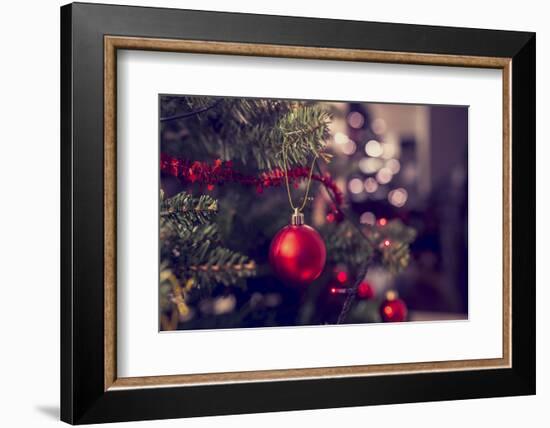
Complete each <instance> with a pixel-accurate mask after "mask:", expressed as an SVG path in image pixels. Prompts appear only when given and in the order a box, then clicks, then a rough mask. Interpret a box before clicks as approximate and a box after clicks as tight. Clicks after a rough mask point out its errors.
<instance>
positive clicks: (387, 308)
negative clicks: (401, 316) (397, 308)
mask: <svg viewBox="0 0 550 428" xmlns="http://www.w3.org/2000/svg"><path fill="white" fill-rule="evenodd" d="M384 313H385V314H386V315H387V316H388V317H391V316H392V315H393V309H392V307H391V306H388V305H386V306H384Z"/></svg>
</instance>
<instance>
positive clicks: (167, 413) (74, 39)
mask: <svg viewBox="0 0 550 428" xmlns="http://www.w3.org/2000/svg"><path fill="white" fill-rule="evenodd" d="M107 18H108V19H107ZM119 50H141V51H153V52H180V53H198V54H208V55H220V54H223V55H236V56H253V57H255V56H257V57H268V58H272V57H273V58H293V59H312V60H313V59H315V60H326V61H329V60H330V61H332V60H334V61H352V62H369V63H390V64H414V65H420V66H430V65H437V66H449V67H472V68H491V69H498V70H502V82H503V88H502V99H503V106H502V129H503V136H502V143H503V146H502V147H503V156H502V171H503V178H502V182H503V189H502V192H503V193H502V195H503V219H502V223H503V230H502V239H503V253H502V260H503V286H502V302H503V306H502V314H503V316H502V343H503V350H502V357H501V358H497V359H476V360H460V359H458V360H454V361H438V362H437V361H426V362H414V363H400V364H381V365H364V366H339V367H337V366H334V367H309V368H298V369H293V368H288V369H276V370H260V371H258V370H256V371H241V372H226V373H200V374H187V375H179V374H177V373H174V375H173V376H144V377H126V378H124V377H122V378H121V377H119V376H118V375H117V360H116V354H117V299H116V295H117V293H116V291H117V289H116V275H117V242H116V240H117V230H116V222H117V221H116V220H117V168H116V165H117V163H116V156H117V152H116V134H117V126H118V123H117V80H116V77H117V56H116V54H117V51H119ZM535 97H536V88H535V34H534V33H527V32H512V31H496V30H481V29H465V28H448V27H434V26H420V25H409V24H389V23H372V22H356V21H339V20H327V19H312V18H295V17H281V16H265V15H249V14H234V13H221V12H204V11H190V10H177V9H160V8H142V7H128V6H108V5H93V4H84V3H73V4H69V5H66V6H63V7H62V8H61V201H62V202H61V419H62V420H63V421H65V422H68V423H71V424H85V423H98V422H116V421H130V420H144V419H165V418H179V417H193V416H206V415H223V414H238V413H253V412H270V411H283V410H301V409H317V408H331V407H332V408H334V407H347V406H364V405H375V404H391V403H405V402H419V401H439V400H454V399H467V398H481V397H497V396H511V395H529V394H534V393H535V257H534V256H535V221H534V220H535V214H534V213H535V193H534V192H535Z"/></svg>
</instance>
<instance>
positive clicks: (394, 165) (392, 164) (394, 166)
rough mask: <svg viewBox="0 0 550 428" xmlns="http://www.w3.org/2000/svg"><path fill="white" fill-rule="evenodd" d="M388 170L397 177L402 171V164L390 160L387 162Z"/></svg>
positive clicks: (395, 160)
mask: <svg viewBox="0 0 550 428" xmlns="http://www.w3.org/2000/svg"><path fill="white" fill-rule="evenodd" d="M386 168H388V169H389V170H390V171H391V173H392V174H393V175H395V174H397V173H398V172H399V170H400V169H401V163H400V162H399V161H398V160H397V159H390V160H388V161H387V162H386Z"/></svg>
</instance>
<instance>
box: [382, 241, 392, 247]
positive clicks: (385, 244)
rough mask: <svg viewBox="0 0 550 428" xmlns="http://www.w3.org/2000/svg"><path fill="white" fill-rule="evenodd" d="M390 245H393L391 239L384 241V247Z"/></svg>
mask: <svg viewBox="0 0 550 428" xmlns="http://www.w3.org/2000/svg"><path fill="white" fill-rule="evenodd" d="M390 245H391V242H390V240H389V239H386V240H385V241H384V247H389V246H390Z"/></svg>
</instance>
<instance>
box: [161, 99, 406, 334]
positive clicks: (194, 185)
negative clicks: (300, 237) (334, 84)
mask: <svg viewBox="0 0 550 428" xmlns="http://www.w3.org/2000/svg"><path fill="white" fill-rule="evenodd" d="M338 107H339V106H338V105H337V104H335V103H322V102H310V101H294V100H276V99H247V98H215V97H203V96H161V97H160V134H161V144H160V150H161V165H160V168H161V189H160V263H161V269H160V283H159V284H160V317H161V329H162V330H175V329H198V328H240V327H259V326H263V327H266V326H284V325H312V324H334V323H346V322H379V321H381V320H386V321H389V320H398V321H400V320H403V319H404V318H405V317H406V310H405V308H404V306H403V307H400V306H399V305H402V303H403V302H401V301H399V299H396V298H394V297H393V296H389V297H390V301H385V300H384V296H373V290H372V289H371V288H370V287H369V284H367V283H366V282H365V277H366V275H367V271H368V269H369V268H371V267H373V266H376V267H378V268H382V269H384V270H385V271H387V272H389V273H391V274H396V273H398V272H400V271H401V270H403V269H404V268H406V266H407V264H408V261H409V243H410V242H412V240H413V239H414V236H415V232H414V230H413V229H411V228H409V227H406V226H405V225H404V224H403V223H402V222H401V221H399V220H387V219H386V218H381V219H378V221H375V222H364V221H363V222H361V221H360V219H359V218H357V216H356V215H355V214H354V212H353V210H350V209H349V206H348V205H349V202H348V201H347V199H346V197H345V190H346V188H345V184H342V183H339V182H338V180H339V179H341V178H342V177H347V176H349V173H350V170H351V169H352V168H357V165H355V164H351V166H350V162H346V161H345V160H341V159H339V157H338V156H335V155H337V154H338V153H336V150H335V144H336V143H335V138H336V136H335V132H334V129H333V123H334V121H335V118H337V117H338V116H339V115H341V111H340V109H339V108H338ZM344 183H345V182H344ZM293 202H294V206H295V207H297V210H296V212H303V214H304V217H305V221H306V223H308V224H310V225H312V226H313V227H314V228H315V229H316V230H317V231H318V232H319V234H320V236H321V239H322V241H323V242H324V246H326V263H325V265H324V269H322V272H320V276H319V277H318V278H316V279H315V280H313V281H311V283H309V284H305V285H304V284H302V285H300V286H296V284H289V283H288V281H286V280H285V279H284V278H282V277H281V275H277V274H276V272H275V270H276V269H274V263H273V259H272V260H271V264H270V260H269V253H270V244H271V242H272V240H273V238H274V236H275V235H276V234H277V232H278V231H279V230H280V229H281V228H283V227H285V226H286V225H288V224H289V220H290V216H291V214H292V212H293V210H292V207H293ZM321 245H323V244H321ZM396 304H397V305H398V306H399V307H398V306H395V305H396ZM388 305H390V306H392V308H394V309H391V308H390V309H388ZM400 308H401V309H400ZM387 311H389V312H387ZM391 311H393V312H392V314H393V315H392V314H390V312H391ZM398 312H399V314H398ZM390 315H391V316H390ZM392 317H393V318H392Z"/></svg>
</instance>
